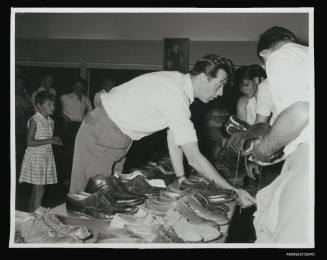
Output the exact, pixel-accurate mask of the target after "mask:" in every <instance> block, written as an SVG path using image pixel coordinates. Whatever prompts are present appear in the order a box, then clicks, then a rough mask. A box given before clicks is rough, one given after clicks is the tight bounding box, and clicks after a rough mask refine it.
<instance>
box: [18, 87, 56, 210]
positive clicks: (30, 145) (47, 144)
mask: <svg viewBox="0 0 327 260" xmlns="http://www.w3.org/2000/svg"><path fill="white" fill-rule="evenodd" d="M35 105H36V107H37V109H38V112H36V113H35V114H34V115H33V116H32V117H31V118H30V119H29V121H28V123H27V127H28V133H27V148H26V150H25V155H24V159H23V163H22V168H21V173H20V178H19V182H20V183H21V182H27V183H31V184H33V191H32V196H31V199H30V205H29V207H30V211H31V212H32V211H34V210H36V209H37V208H38V207H39V206H41V204H42V198H43V194H44V185H46V184H55V183H57V172H56V165H55V161H54V156H53V152H52V146H51V144H56V145H62V142H61V140H60V138H59V137H53V136H52V135H53V129H54V122H53V120H52V119H51V117H50V116H49V115H52V114H53V112H54V108H55V104H54V96H53V95H52V94H50V93H49V92H47V91H41V92H39V93H38V94H37V95H36V97H35Z"/></svg>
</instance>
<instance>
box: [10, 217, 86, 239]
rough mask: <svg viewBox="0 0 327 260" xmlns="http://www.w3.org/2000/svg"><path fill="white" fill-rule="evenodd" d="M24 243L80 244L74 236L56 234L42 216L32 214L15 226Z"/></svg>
mask: <svg viewBox="0 0 327 260" xmlns="http://www.w3.org/2000/svg"><path fill="white" fill-rule="evenodd" d="M16 230H17V231H18V232H19V233H20V235H21V238H22V240H23V241H24V243H82V242H83V241H82V240H80V239H77V238H76V237H75V236H72V235H69V234H64V233H58V232H57V231H56V230H54V229H53V228H51V227H50V226H49V225H48V224H47V223H46V222H45V220H44V218H43V217H42V215H39V214H36V213H35V212H33V213H32V214H30V215H29V216H28V217H27V218H25V219H24V220H22V221H21V222H19V224H17V225H16Z"/></svg>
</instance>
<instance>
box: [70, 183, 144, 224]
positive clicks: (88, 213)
mask: <svg viewBox="0 0 327 260" xmlns="http://www.w3.org/2000/svg"><path fill="white" fill-rule="evenodd" d="M66 209H67V213H68V214H70V215H72V216H79V217H80V216H85V217H88V218H91V219H95V220H106V221H108V220H111V219H112V217H113V215H114V214H116V213H126V214H134V213H136V212H137V210H138V208H136V207H134V206H133V207H131V206H129V207H126V206H125V205H124V206H122V205H117V203H115V200H114V199H113V198H112V197H111V196H110V195H109V194H107V193H106V192H104V191H103V190H102V189H101V190H99V191H97V192H96V193H94V194H91V195H89V196H87V195H82V194H68V195H67V200H66Z"/></svg>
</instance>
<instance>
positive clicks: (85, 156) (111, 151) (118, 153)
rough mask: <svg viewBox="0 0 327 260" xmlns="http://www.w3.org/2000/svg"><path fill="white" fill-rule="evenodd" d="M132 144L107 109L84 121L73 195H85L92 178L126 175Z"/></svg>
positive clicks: (78, 140) (77, 147)
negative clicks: (122, 172) (127, 156)
mask: <svg viewBox="0 0 327 260" xmlns="http://www.w3.org/2000/svg"><path fill="white" fill-rule="evenodd" d="M131 143H132V140H131V139H130V138H129V137H128V136H127V135H125V134H124V133H122V132H121V130H120V129H119V128H118V126H117V125H116V124H115V123H114V122H113V121H112V120H111V119H110V118H109V117H108V114H107V113H106V112H105V110H104V109H103V108H101V107H100V108H96V109H94V110H93V111H91V112H90V113H89V114H88V115H87V116H86V118H85V119H84V121H83V123H82V125H81V127H80V129H79V130H78V133H77V136H76V139H75V148H74V157H73V167H72V174H71V183H70V190H69V192H70V193H77V192H78V191H83V190H84V189H85V187H86V185H87V182H88V180H89V178H90V177H93V176H95V175H98V174H100V175H105V176H110V175H111V174H112V173H113V171H114V170H115V171H122V169H123V166H124V162H125V155H126V153H127V152H128V149H129V147H130V146H131Z"/></svg>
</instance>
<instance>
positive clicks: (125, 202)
mask: <svg viewBox="0 0 327 260" xmlns="http://www.w3.org/2000/svg"><path fill="white" fill-rule="evenodd" d="M99 190H102V192H104V193H106V194H107V195H108V196H110V197H111V198H113V199H114V201H115V203H116V204H117V205H119V206H122V207H129V206H137V205H140V204H142V203H144V202H145V197H144V196H139V195H135V194H130V193H128V192H126V191H125V190H123V189H122V187H121V186H120V183H119V181H118V179H117V178H116V177H115V176H106V177H105V176H103V175H96V176H94V177H91V178H89V181H88V183H87V185H86V188H85V192H87V193H91V194H93V193H95V192H97V191H99Z"/></svg>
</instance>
